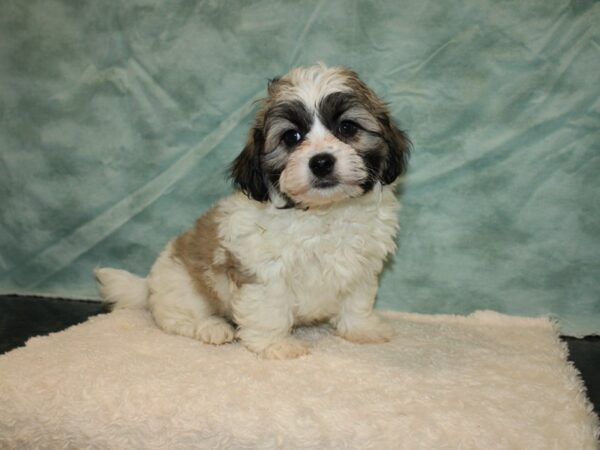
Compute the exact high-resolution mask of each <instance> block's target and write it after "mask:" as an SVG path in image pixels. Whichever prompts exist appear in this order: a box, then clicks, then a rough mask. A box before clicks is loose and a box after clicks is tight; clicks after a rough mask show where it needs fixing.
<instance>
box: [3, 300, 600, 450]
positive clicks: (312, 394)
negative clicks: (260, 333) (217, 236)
mask: <svg viewBox="0 0 600 450" xmlns="http://www.w3.org/2000/svg"><path fill="white" fill-rule="evenodd" d="M386 316H387V317H388V319H389V320H390V321H391V322H392V323H394V324H395V327H396V329H397V336H396V337H395V339H394V340H393V342H390V343H388V344H383V345H362V346H361V345H355V344H351V343H349V342H346V341H344V340H342V339H340V338H338V337H336V336H334V335H333V334H332V331H331V330H330V329H329V328H327V327H318V328H304V329H300V330H298V331H297V332H296V333H297V335H298V336H299V337H300V338H301V339H304V340H306V341H309V342H310V343H311V346H312V350H311V354H310V355H309V356H306V357H303V358H301V359H298V360H291V361H268V360H262V359H259V358H258V357H256V356H255V355H254V354H252V353H250V352H248V351H247V350H245V349H244V348H243V347H242V346H241V345H240V344H238V343H234V344H227V345H223V346H219V347H215V346H210V345H205V344H202V343H200V342H197V341H194V340H192V339H188V338H184V337H179V336H171V335H167V334H165V333H163V332H162V331H160V330H159V329H157V328H156V326H155V325H154V323H153V322H152V319H151V318H150V316H149V315H148V313H147V312H145V311H118V312H115V313H112V314H109V315H103V316H97V317H95V318H93V319H91V320H90V321H88V322H86V323H84V324H82V325H78V326H75V327H72V328H70V329H68V330H65V331H63V332H60V333H56V334H53V335H50V336H47V337H40V338H34V339H32V340H30V341H29V342H28V344H27V346H26V347H25V348H20V349H16V350H13V351H12V352H9V353H8V354H6V355H3V356H0V448H3V449H4V448H10V449H12V448H15V449H22V448H88V447H89V448H101V449H125V448H140V449H141V448H144V449H192V448H211V449H213V448H319V449H320V448H378V449H392V448H393V449H410V450H413V449H427V450H431V449H459V448H460V449H543V450H548V449H565V450H571V449H593V448H596V445H597V441H596V439H597V435H598V422H597V417H596V416H595V415H594V414H593V412H592V410H591V405H590V404H589V402H588V400H587V399H586V397H585V392H584V388H583V385H582V382H581V380H580V378H579V374H578V372H577V371H576V369H575V368H574V367H573V366H572V365H571V364H570V363H568V362H567V361H566V349H565V346H564V345H563V344H562V343H561V342H560V341H559V339H558V334H557V330H556V329H555V327H554V326H553V324H552V323H551V322H550V321H549V320H547V319H524V318H515V317H508V316H503V315H499V314H496V313H492V312H478V313H475V314H472V315H470V316H468V317H459V316H425V315H415V314H400V313H386Z"/></svg>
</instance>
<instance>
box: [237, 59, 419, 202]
mask: <svg viewBox="0 0 600 450" xmlns="http://www.w3.org/2000/svg"><path fill="white" fill-rule="evenodd" d="M409 145H410V142H409V140H408V138H407V137H406V135H405V134H404V132H402V131H401V130H400V129H399V128H398V127H397V126H396V125H395V124H394V122H393V120H392V118H391V116H390V113H389V111H388V109H387V107H386V105H385V104H384V103H383V101H382V100H381V99H379V97H377V96H376V95H375V94H374V93H373V91H371V90H370V89H369V88H368V87H367V86H366V85H365V84H364V83H363V82H362V81H361V80H360V79H359V78H358V75H357V74H356V73H355V72H353V71H351V70H348V69H343V68H328V67H325V66H324V65H317V66H313V67H310V68H298V69H295V70H292V71H291V72H290V73H289V74H287V75H285V76H284V77H281V78H276V79H274V80H272V81H271V82H270V83H269V87H268V96H267V98H266V99H264V100H263V103H262V106H261V108H260V110H259V112H258V114H257V116H256V121H255V124H254V126H253V128H252V129H251V130H250V133H249V134H248V141H247V143H246V146H245V148H244V150H243V151H242V153H241V154H240V155H239V156H238V157H237V158H236V160H235V161H234V162H233V164H232V167H231V174H232V177H233V180H234V182H235V184H236V185H237V187H238V188H240V189H241V190H242V191H244V192H245V193H246V194H247V195H248V196H250V197H251V198H254V199H255V200H259V201H268V200H270V201H273V202H275V203H276V204H277V205H278V206H280V207H283V206H288V207H289V206H300V207H311V206H319V205H327V204H330V203H333V202H337V201H340V200H344V199H348V198H352V197H359V196H361V195H363V194H365V193H366V192H369V191H370V190H371V189H373V186H375V184H377V183H381V184H390V183H392V182H393V181H394V180H395V179H396V178H397V177H398V176H399V175H400V174H401V173H403V172H404V170H405V168H406V164H407V158H408V153H409Z"/></svg>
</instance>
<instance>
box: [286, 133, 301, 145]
mask: <svg viewBox="0 0 600 450" xmlns="http://www.w3.org/2000/svg"><path fill="white" fill-rule="evenodd" d="M281 140H282V141H283V143H284V144H285V145H287V146H288V147H293V146H294V145H296V144H297V143H298V142H300V141H301V140H302V134H301V133H300V132H299V131H298V130H287V131H286V132H285V133H283V136H282V137H281Z"/></svg>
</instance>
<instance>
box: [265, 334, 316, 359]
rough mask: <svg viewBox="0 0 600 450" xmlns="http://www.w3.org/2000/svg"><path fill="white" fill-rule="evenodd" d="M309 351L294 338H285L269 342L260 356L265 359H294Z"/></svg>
mask: <svg viewBox="0 0 600 450" xmlns="http://www.w3.org/2000/svg"><path fill="white" fill-rule="evenodd" d="M308 353H309V351H308V347H307V345H306V344H304V343H303V342H301V341H299V340H298V339H295V338H286V339H282V340H280V341H276V342H273V343H272V344H269V345H268V346H267V347H266V348H265V349H264V350H263V351H262V352H260V354H261V356H262V357H264V358H266V359H294V358H299V357H300V356H304V355H307V354H308Z"/></svg>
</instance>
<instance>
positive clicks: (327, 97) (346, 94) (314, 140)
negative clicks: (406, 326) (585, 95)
mask: <svg viewBox="0 0 600 450" xmlns="http://www.w3.org/2000/svg"><path fill="white" fill-rule="evenodd" d="M408 149H409V141H408V139H407V137H406V136H405V134H404V133H403V132H402V131H401V130H400V129H399V128H398V127H397V126H396V125H395V124H394V122H393V120H392V119H391V117H390V114H389V111H388V109H387V108H386V106H385V104H384V103H383V102H382V101H381V100H380V99H379V98H378V97H377V96H376V95H375V94H374V93H373V92H372V91H371V90H370V89H369V88H368V87H367V86H366V85H365V84H364V83H363V82H362V81H361V80H360V79H359V78H358V76H357V74H356V73H354V72H353V71H351V70H348V69H343V68H328V67H326V66H324V65H322V64H320V65H316V66H313V67H309V68H298V69H295V70H292V71H291V72H290V73H289V74H287V75H285V76H284V77H281V78H277V79H275V80H273V81H271V83H270V84H269V87H268V95H267V97H266V98H265V99H264V100H263V102H262V104H261V107H260V110H259V112H258V114H257V116H256V121H255V124H254V126H253V128H252V129H251V130H250V132H249V135H248V141H247V143H246V146H245V148H244V150H243V151H242V153H241V154H240V155H239V156H238V157H237V158H236V160H235V161H234V162H233V164H232V167H231V174H232V178H233V180H234V183H235V185H236V186H237V187H238V189H239V192H236V193H234V194H233V195H231V196H229V197H227V198H224V199H223V200H221V201H220V202H218V203H217V204H216V205H214V206H213V207H212V208H211V209H210V210H209V211H208V212H206V213H205V214H204V215H203V216H202V217H200V219H198V221H197V222H196V225H195V227H194V228H192V229H190V230H189V231H187V232H185V233H184V234H182V235H181V236H179V237H178V238H176V239H174V240H173V241H171V242H170V243H169V244H168V245H167V247H166V249H165V250H164V251H163V252H162V254H161V255H160V256H159V257H158V259H157V260H156V262H155V264H154V266H153V267H152V270H151V272H150V274H149V275H148V276H147V277H146V278H140V277H137V276H135V275H132V274H130V273H128V272H125V271H121V270H116V269H108V268H102V269H97V270H96V277H97V279H98V281H99V287H100V290H101V293H102V295H103V297H104V299H105V300H106V301H108V302H111V303H115V307H117V308H122V307H146V306H147V307H149V309H150V311H151V312H152V315H153V317H154V319H155V321H156V323H157V324H158V326H159V327H160V328H162V329H163V330H164V331H166V332H168V333H174V334H180V335H183V336H189V337H191V338H195V339H198V340H200V341H202V342H206V343H209V344H223V343H225V342H229V341H232V340H233V339H234V337H236V336H237V337H238V338H239V339H240V340H241V342H242V343H243V344H244V345H245V346H246V347H247V348H248V349H250V350H252V351H254V352H256V353H258V354H260V355H262V356H264V357H266V358H294V357H298V356H301V355H304V354H306V353H307V352H308V349H307V346H306V344H305V343H303V342H301V341H300V340H298V339H296V338H294V337H293V336H291V335H290V332H291V330H292V328H293V327H294V326H296V325H303V324H312V323H316V322H323V321H330V322H331V324H332V325H333V326H334V327H335V329H336V330H337V333H338V334H339V335H340V336H342V337H343V338H346V339H348V340H350V341H353V342H358V343H369V342H385V341H387V340H389V338H390V337H391V330H390V328H389V327H387V326H386V325H385V324H384V323H383V322H382V321H381V320H380V319H379V317H378V316H377V315H376V313H374V312H373V304H374V301H375V295H376V293H377V285H378V275H379V273H380V272H381V270H382V267H383V263H384V260H385V258H386V257H387V256H388V255H389V254H390V253H392V252H393V251H394V248H395V243H394V238H395V235H396V232H397V229H398V217H397V213H398V202H397V200H396V197H395V195H394V192H393V185H392V183H393V182H394V181H395V180H396V178H397V177H398V176H399V175H400V174H401V173H402V172H403V171H404V169H405V166H406V162H407V157H408ZM234 327H236V328H237V331H236V330H235V329H234Z"/></svg>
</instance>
